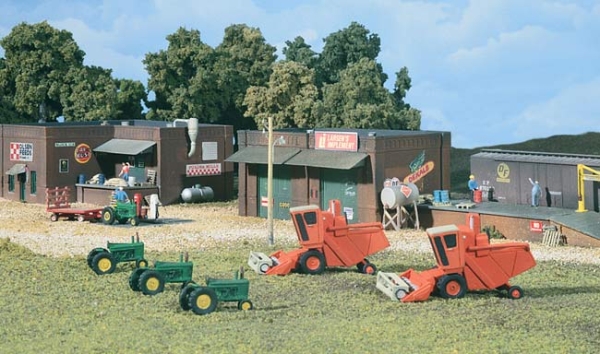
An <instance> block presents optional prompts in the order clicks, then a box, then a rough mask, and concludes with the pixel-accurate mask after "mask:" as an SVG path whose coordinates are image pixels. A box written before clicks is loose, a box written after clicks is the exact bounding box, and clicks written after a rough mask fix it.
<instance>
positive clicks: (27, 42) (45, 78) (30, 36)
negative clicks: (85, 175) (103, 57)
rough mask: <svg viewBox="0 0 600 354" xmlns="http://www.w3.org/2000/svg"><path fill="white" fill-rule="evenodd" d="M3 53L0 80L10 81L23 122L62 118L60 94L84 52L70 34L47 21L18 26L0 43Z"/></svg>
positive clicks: (80, 63) (77, 66)
mask: <svg viewBox="0 0 600 354" xmlns="http://www.w3.org/2000/svg"><path fill="white" fill-rule="evenodd" d="M0 45H2V47H3V48H4V51H5V67H4V69H2V70H3V71H6V73H5V74H3V75H2V77H3V78H5V79H8V80H11V81H12V82H14V97H13V105H14V107H15V109H16V111H17V113H18V114H19V115H21V116H23V117H24V119H25V120H27V121H37V120H42V121H47V120H55V119H56V118H57V117H59V116H60V115H62V106H61V104H60V101H61V99H60V92H61V91H62V87H63V85H64V80H65V77H66V76H67V73H68V72H69V70H70V69H71V68H73V67H75V68H80V67H82V65H83V57H84V55H85V53H84V52H83V51H82V50H81V49H79V46H78V45H77V43H75V41H74V40H73V36H72V34H71V33H70V32H68V31H64V30H57V29H55V28H53V27H51V26H50V25H49V24H48V23H47V22H41V23H38V24H34V25H29V24H26V23H21V24H19V25H17V26H15V27H13V29H12V30H11V32H10V34H9V35H7V36H6V37H4V38H2V40H0Z"/></svg>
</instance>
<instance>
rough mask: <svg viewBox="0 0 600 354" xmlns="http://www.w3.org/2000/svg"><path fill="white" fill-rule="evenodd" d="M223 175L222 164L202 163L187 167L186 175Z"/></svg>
mask: <svg viewBox="0 0 600 354" xmlns="http://www.w3.org/2000/svg"><path fill="white" fill-rule="evenodd" d="M220 174H221V163H201V164H195V165H185V175H186V176H188V177H191V176H213V175H220Z"/></svg>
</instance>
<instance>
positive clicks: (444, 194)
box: [440, 189, 450, 203]
mask: <svg viewBox="0 0 600 354" xmlns="http://www.w3.org/2000/svg"><path fill="white" fill-rule="evenodd" d="M440 200H441V202H442V203H449V202H450V193H449V192H448V191H447V190H445V189H444V190H442V191H440Z"/></svg>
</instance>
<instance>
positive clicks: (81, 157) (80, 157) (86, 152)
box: [74, 144, 92, 164]
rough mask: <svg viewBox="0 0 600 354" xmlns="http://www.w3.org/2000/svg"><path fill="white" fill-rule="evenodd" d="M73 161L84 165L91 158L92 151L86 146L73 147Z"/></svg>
mask: <svg viewBox="0 0 600 354" xmlns="http://www.w3.org/2000/svg"><path fill="white" fill-rule="evenodd" d="M74 154H75V161H77V162H79V163H81V164H84V163H87V162H88V161H90V159H91V158H92V149H90V146H89V145H88V144H79V145H77V147H75V153H74Z"/></svg>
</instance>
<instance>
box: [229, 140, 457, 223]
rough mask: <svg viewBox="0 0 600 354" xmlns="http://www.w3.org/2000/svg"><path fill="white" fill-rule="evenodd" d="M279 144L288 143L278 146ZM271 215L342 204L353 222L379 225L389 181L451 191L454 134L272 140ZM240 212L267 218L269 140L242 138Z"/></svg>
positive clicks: (233, 159) (236, 157)
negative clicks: (335, 202) (385, 185)
mask: <svg viewBox="0 0 600 354" xmlns="http://www.w3.org/2000/svg"><path fill="white" fill-rule="evenodd" d="M280 137H282V139H283V140H285V143H282V144H280V143H279V142H280V141H279V138H280ZM273 140H274V141H277V143H276V144H274V148H273V151H274V159H273V165H274V166H273V199H274V201H273V216H274V218H278V219H288V218H289V208H290V207H293V206H299V205H306V204H315V205H319V206H320V207H321V208H327V207H328V206H327V203H328V201H329V200H330V199H340V200H341V202H342V207H343V208H344V211H345V213H346V215H347V217H348V220H349V222H351V223H355V222H372V221H381V216H382V214H383V210H382V208H383V207H382V205H381V201H380V193H381V190H382V189H383V183H384V181H385V180H386V179H389V178H394V177H396V178H398V179H400V180H401V181H402V180H405V181H407V182H412V183H415V184H416V185H417V187H418V188H419V190H420V192H421V193H431V192H432V191H433V190H436V189H450V168H449V167H450V146H451V141H450V133H449V132H431V131H399V130H363V129H317V130H308V131H307V130H299V129H291V130H277V131H275V132H274V134H273ZM238 144H239V151H238V152H236V153H235V154H234V155H232V156H231V157H229V158H228V159H227V160H226V161H230V162H237V163H239V191H238V197H239V213H240V215H245V216H261V217H266V216H267V205H268V203H266V202H268V200H267V199H266V197H267V192H268V191H267V184H268V180H267V168H268V166H267V161H268V158H267V150H268V134H266V133H263V132H261V131H238Z"/></svg>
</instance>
